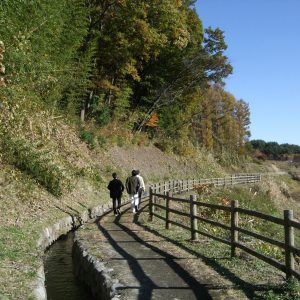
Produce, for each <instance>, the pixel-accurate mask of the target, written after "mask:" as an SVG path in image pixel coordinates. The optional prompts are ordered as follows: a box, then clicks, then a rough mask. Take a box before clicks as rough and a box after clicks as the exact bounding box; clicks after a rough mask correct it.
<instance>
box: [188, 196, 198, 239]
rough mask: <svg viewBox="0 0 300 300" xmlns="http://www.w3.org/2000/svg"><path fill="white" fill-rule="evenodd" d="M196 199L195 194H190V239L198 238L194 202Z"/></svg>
mask: <svg viewBox="0 0 300 300" xmlns="http://www.w3.org/2000/svg"><path fill="white" fill-rule="evenodd" d="M195 201H196V196H195V195H190V218H191V239H192V241H197V240H198V232H197V231H196V230H198V220H197V219H196V218H195V217H197V205H196V204H195V203H194V202H195Z"/></svg>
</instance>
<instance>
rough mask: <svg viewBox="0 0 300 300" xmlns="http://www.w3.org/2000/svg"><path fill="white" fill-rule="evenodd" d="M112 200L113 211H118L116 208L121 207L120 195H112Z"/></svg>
mask: <svg viewBox="0 0 300 300" xmlns="http://www.w3.org/2000/svg"><path fill="white" fill-rule="evenodd" d="M112 202H113V209H114V213H115V214H116V213H118V212H117V209H120V208H121V196H120V197H112Z"/></svg>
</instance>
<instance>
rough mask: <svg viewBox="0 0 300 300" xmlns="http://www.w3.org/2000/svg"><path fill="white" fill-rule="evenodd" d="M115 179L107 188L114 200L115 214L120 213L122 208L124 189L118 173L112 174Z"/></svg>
mask: <svg viewBox="0 0 300 300" xmlns="http://www.w3.org/2000/svg"><path fill="white" fill-rule="evenodd" d="M112 177H113V180H111V181H110V182H109V184H108V186H107V188H108V189H109V191H110V198H111V199H112V201H113V209H114V213H115V215H116V216H117V215H119V214H120V208H121V198H122V193H123V191H124V185H123V183H122V181H121V180H119V179H118V178H117V177H118V176H117V173H113V174H112Z"/></svg>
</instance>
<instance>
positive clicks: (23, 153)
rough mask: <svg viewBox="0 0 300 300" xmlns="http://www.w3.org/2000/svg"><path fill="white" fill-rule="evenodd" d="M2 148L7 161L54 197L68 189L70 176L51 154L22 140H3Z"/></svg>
mask: <svg viewBox="0 0 300 300" xmlns="http://www.w3.org/2000/svg"><path fill="white" fill-rule="evenodd" d="M3 146H4V148H5V150H6V153H7V160H8V161H9V162H10V163H11V164H13V165H15V166H16V167H17V168H19V169H21V170H23V171H25V172H27V173H28V174H29V175H31V176H32V177H33V178H34V179H36V180H37V181H38V182H39V183H40V184H41V185H42V186H44V187H45V188H46V189H47V190H48V191H49V192H51V193H52V194H53V195H55V196H60V195H61V194H62V193H63V190H64V189H66V188H67V189H70V176H69V174H67V172H66V170H65V169H64V168H63V167H62V166H60V165H59V164H58V162H57V161H55V160H54V158H53V157H52V156H51V153H49V152H46V151H41V150H38V149H36V148H35V147H34V146H33V145H30V144H29V143H28V142H26V141H25V140H23V139H12V138H7V137H6V138H5V140H4V141H3Z"/></svg>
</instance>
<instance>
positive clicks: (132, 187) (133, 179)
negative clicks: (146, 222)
mask: <svg viewBox="0 0 300 300" xmlns="http://www.w3.org/2000/svg"><path fill="white" fill-rule="evenodd" d="M131 175H132V176H130V177H128V178H127V179H126V190H127V193H128V194H129V198H130V201H131V207H132V210H133V213H136V212H137V211H138V205H139V194H138V192H139V188H140V181H139V179H138V177H137V176H136V175H137V173H136V171H135V170H132V172H131Z"/></svg>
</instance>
